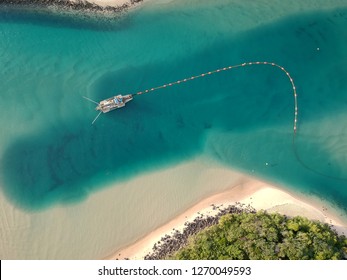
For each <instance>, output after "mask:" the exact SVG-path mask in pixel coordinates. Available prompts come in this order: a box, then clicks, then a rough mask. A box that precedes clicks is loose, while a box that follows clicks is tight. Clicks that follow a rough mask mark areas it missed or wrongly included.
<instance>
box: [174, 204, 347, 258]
mask: <svg viewBox="0 0 347 280" xmlns="http://www.w3.org/2000/svg"><path fill="white" fill-rule="evenodd" d="M346 256H347V239H346V237H345V236H339V235H338V234H337V233H336V231H335V230H333V229H331V228H330V226H329V225H327V224H323V223H321V222H318V221H311V220H308V219H307V218H304V217H294V218H288V217H286V216H284V215H280V214H269V213H267V212H264V211H260V212H257V213H247V212H244V213H241V214H227V215H224V216H222V217H221V218H220V219H219V222H218V224H216V225H213V226H211V227H208V228H206V229H204V230H202V231H201V232H199V233H197V234H196V235H193V236H190V238H189V240H188V243H187V244H186V245H185V246H184V247H183V248H181V249H179V250H178V251H177V252H176V253H174V254H173V255H172V256H171V257H170V258H172V259H184V260H187V259H197V260H223V259H233V260H249V259H250V260H260V259H263V260H276V259H283V260H311V259H316V260H322V259H324V260H326V259H346Z"/></svg>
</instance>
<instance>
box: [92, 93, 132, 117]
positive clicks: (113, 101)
mask: <svg viewBox="0 0 347 280" xmlns="http://www.w3.org/2000/svg"><path fill="white" fill-rule="evenodd" d="M131 100H133V95H132V94H127V95H121V94H119V95H116V96H113V97H110V98H107V99H105V100H102V101H100V102H99V103H98V106H96V108H95V109H96V110H98V111H100V112H103V113H108V112H110V111H112V110H115V109H119V108H122V107H124V106H125V103H127V102H129V101H131Z"/></svg>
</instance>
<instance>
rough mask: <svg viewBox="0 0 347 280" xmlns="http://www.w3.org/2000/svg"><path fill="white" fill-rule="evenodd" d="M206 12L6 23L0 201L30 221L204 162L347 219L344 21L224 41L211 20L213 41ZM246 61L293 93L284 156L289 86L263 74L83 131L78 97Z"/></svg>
mask: <svg viewBox="0 0 347 280" xmlns="http://www.w3.org/2000/svg"><path fill="white" fill-rule="evenodd" d="M2 13H4V11H2ZM207 15H210V14H209V13H208V11H206V14H204V11H200V12H199V13H197V14H196V13H194V12H193V10H189V9H188V10H184V9H183V7H182V9H181V10H180V9H176V10H175V11H174V12H172V11H171V12H170V11H165V10H161V11H160V12H158V13H157V14H156V15H155V17H153V14H152V13H151V12H150V11H146V10H144V11H142V10H140V11H137V12H133V13H132V14H130V15H128V16H126V17H124V18H122V19H121V20H118V21H116V22H113V23H110V24H109V25H106V26H105V22H102V23H100V24H99V25H98V22H97V21H95V22H93V24H91V25H88V22H85V21H81V22H80V21H78V20H75V21H68V20H66V19H65V21H64V22H63V24H62V23H61V20H58V19H51V18H48V17H47V16H45V15H42V14H35V13H33V14H30V16H28V15H27V14H25V13H24V14H23V13H17V12H11V13H6V17H5V16H4V17H2V19H1V20H0V37H1V38H2V39H1V40H0V65H1V68H0V69H1V70H0V71H1V75H0V82H1V84H2V87H1V91H0V94H1V103H0V110H1V127H2V134H1V143H2V147H3V148H2V149H1V151H0V152H1V164H0V168H1V180H2V184H1V186H2V188H3V191H4V194H5V195H6V196H7V198H8V199H10V200H11V201H12V202H13V203H14V204H16V205H17V206H19V207H21V208H24V209H29V210H33V209H36V210H37V209H42V208H47V207H49V206H52V205H56V204H57V203H65V202H69V203H74V202H79V201H81V200H83V199H85V198H86V196H87V195H88V194H90V193H92V192H94V191H97V190H98V189H99V188H102V187H103V186H104V185H105V184H106V183H107V182H111V181H122V180H125V179H128V178H131V177H133V176H137V175H139V174H142V173H144V172H148V171H153V170H156V169H159V168H162V167H167V166H170V165H173V164H176V163H179V162H183V161H185V160H188V159H191V158H193V157H194V156H197V155H200V154H205V155H208V156H210V157H211V158H214V159H218V160H219V161H220V162H222V163H224V164H226V165H228V166H230V167H232V168H235V169H238V170H241V171H243V172H245V173H247V174H250V175H252V176H256V177H260V178H262V179H266V180H269V181H271V182H274V183H278V184H281V185H285V186H287V187H288V188H293V189H297V190H300V191H303V192H306V193H314V194H316V195H318V196H320V197H323V198H327V199H329V200H330V201H332V202H334V203H336V204H337V205H338V206H339V207H341V208H346V207H347V170H346V168H345V166H346V164H347V145H346V143H347V124H346V121H345V120H346V117H347V116H346V114H347V113H346V107H347V82H346V77H347V68H346V65H347V49H346V48H345V42H346V41H347V29H346V26H347V10H345V9H335V10H327V11H324V12H323V11H320V12H310V13H300V14H296V15H292V16H289V17H286V18H283V19H281V20H278V21H276V22H272V23H269V24H264V25H260V26H258V27H257V28H253V29H250V30H247V31H243V32H237V30H233V28H232V24H231V22H232V21H230V15H229V13H228V10H225V9H220V10H218V14H213V16H214V17H216V18H218V21H219V24H217V25H216V27H215V30H214V31H211V28H210V27H209V26H207V25H208V24H210V21H208V20H207V21H206V16H207ZM210 16H211V15H210ZM223 20H225V21H223ZM192 22H193V23H194V24H192ZM224 22H225V23H224ZM204 24H205V25H206V29H205V28H204ZM229 25H230V32H226V30H228V28H229ZM197 26H198V27H199V28H197ZM317 48H319V50H317ZM246 61H271V62H272V61H273V62H276V63H277V64H280V65H282V66H284V67H285V68H286V69H287V70H288V71H289V72H290V73H291V75H292V77H293V79H294V81H295V84H296V87H297V90H298V94H299V99H298V101H299V124H298V133H297V137H296V140H295V143H294V145H293V143H292V139H293V138H292V136H293V128H292V127H293V104H294V100H293V96H292V88H291V84H290V83H289V80H288V78H287V77H286V75H285V74H284V73H283V72H281V71H280V70H279V69H277V68H274V67H270V66H264V65H260V66H254V67H246V68H240V69H235V70H231V71H230V72H223V73H220V74H217V75H214V76H209V77H208V78H204V79H199V80H194V81H192V82H189V83H186V84H181V85H178V86H175V87H172V88H168V89H165V90H162V91H158V92H156V93H153V94H148V95H143V96H139V97H136V98H135V99H134V101H132V102H131V103H129V104H127V106H126V108H124V109H122V110H118V111H115V112H112V113H109V114H106V115H102V116H101V117H100V119H99V120H98V121H97V122H96V123H95V125H91V121H92V120H93V118H94V117H95V115H96V112H95V111H94V105H93V104H92V103H88V102H87V101H85V100H83V99H82V96H83V95H86V96H88V97H90V98H92V99H94V100H101V99H104V98H107V97H110V96H112V95H115V94H116V93H133V92H137V91H139V90H142V89H146V88H150V87H153V86H156V85H160V84H162V83H166V82H170V81H175V80H177V79H182V78H185V77H188V76H191V75H195V74H199V73H201V72H206V71H209V70H213V69H216V68H220V67H223V66H228V65H234V64H239V63H242V62H246ZM295 151H296V153H297V156H296V155H295ZM300 161H301V162H300Z"/></svg>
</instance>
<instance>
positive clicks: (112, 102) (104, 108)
mask: <svg viewBox="0 0 347 280" xmlns="http://www.w3.org/2000/svg"><path fill="white" fill-rule="evenodd" d="M256 65H268V66H271V67H276V68H278V69H280V70H281V71H282V72H284V73H285V74H286V76H287V77H288V79H289V81H290V83H291V86H292V95H293V99H294V118H293V138H292V139H293V140H292V146H293V151H294V155H295V157H296V159H297V160H298V162H299V163H300V164H301V165H302V166H303V167H304V168H306V169H307V170H309V171H311V172H313V173H316V174H318V175H321V176H324V177H328V178H331V179H337V180H344V181H347V179H345V178H339V177H334V176H330V175H327V174H324V173H322V172H320V171H317V170H315V169H313V168H311V167H310V166H308V165H307V164H306V163H305V162H304V161H302V160H301V158H300V156H299V153H298V151H297V149H296V145H295V140H296V136H297V130H298V117H299V116H298V114H299V112H298V110H299V109H298V94H297V91H296V86H295V84H294V80H293V78H292V77H291V75H290V73H289V72H288V71H287V70H286V69H285V68H284V67H283V66H281V65H279V64H276V63H274V62H268V61H256V62H244V63H241V64H236V65H231V66H226V67H223V68H219V69H215V70H213V71H209V72H205V73H202V74H200V75H196V76H191V77H188V78H184V79H182V80H177V81H174V82H170V83H167V84H163V85H161V86H157V87H152V88H149V89H146V90H142V91H138V92H136V93H134V94H128V95H124V96H123V95H117V96H113V97H110V98H108V99H105V100H102V101H100V102H96V101H94V100H91V99H90V98H88V97H85V96H83V97H84V98H85V99H87V100H89V101H91V102H93V103H95V104H97V107H96V110H98V111H100V112H99V114H98V115H97V116H96V118H95V119H94V120H93V122H92V124H93V123H94V122H95V121H96V120H97V119H98V117H99V116H100V114H101V113H107V112H110V111H112V110H115V109H119V108H122V107H124V106H125V103H127V102H129V101H131V100H132V99H133V98H134V97H135V96H138V95H143V94H148V93H152V92H154V91H157V90H160V89H165V88H167V87H172V86H175V85H179V84H182V83H186V82H189V81H192V80H195V79H200V78H204V77H207V76H210V75H214V74H217V73H220V72H224V71H229V70H232V69H237V68H242V67H249V66H256Z"/></svg>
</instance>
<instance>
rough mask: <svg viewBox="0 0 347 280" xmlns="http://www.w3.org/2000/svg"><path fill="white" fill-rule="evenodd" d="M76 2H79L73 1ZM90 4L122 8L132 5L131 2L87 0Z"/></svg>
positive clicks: (121, 0) (126, 0)
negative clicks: (125, 5) (124, 5)
mask: <svg viewBox="0 0 347 280" xmlns="http://www.w3.org/2000/svg"><path fill="white" fill-rule="evenodd" d="M71 1H74V2H76V1H77V0H71ZM87 1H88V2H91V3H95V4H97V5H99V6H102V7H106V6H113V7H116V6H122V5H123V4H130V0H87Z"/></svg>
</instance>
